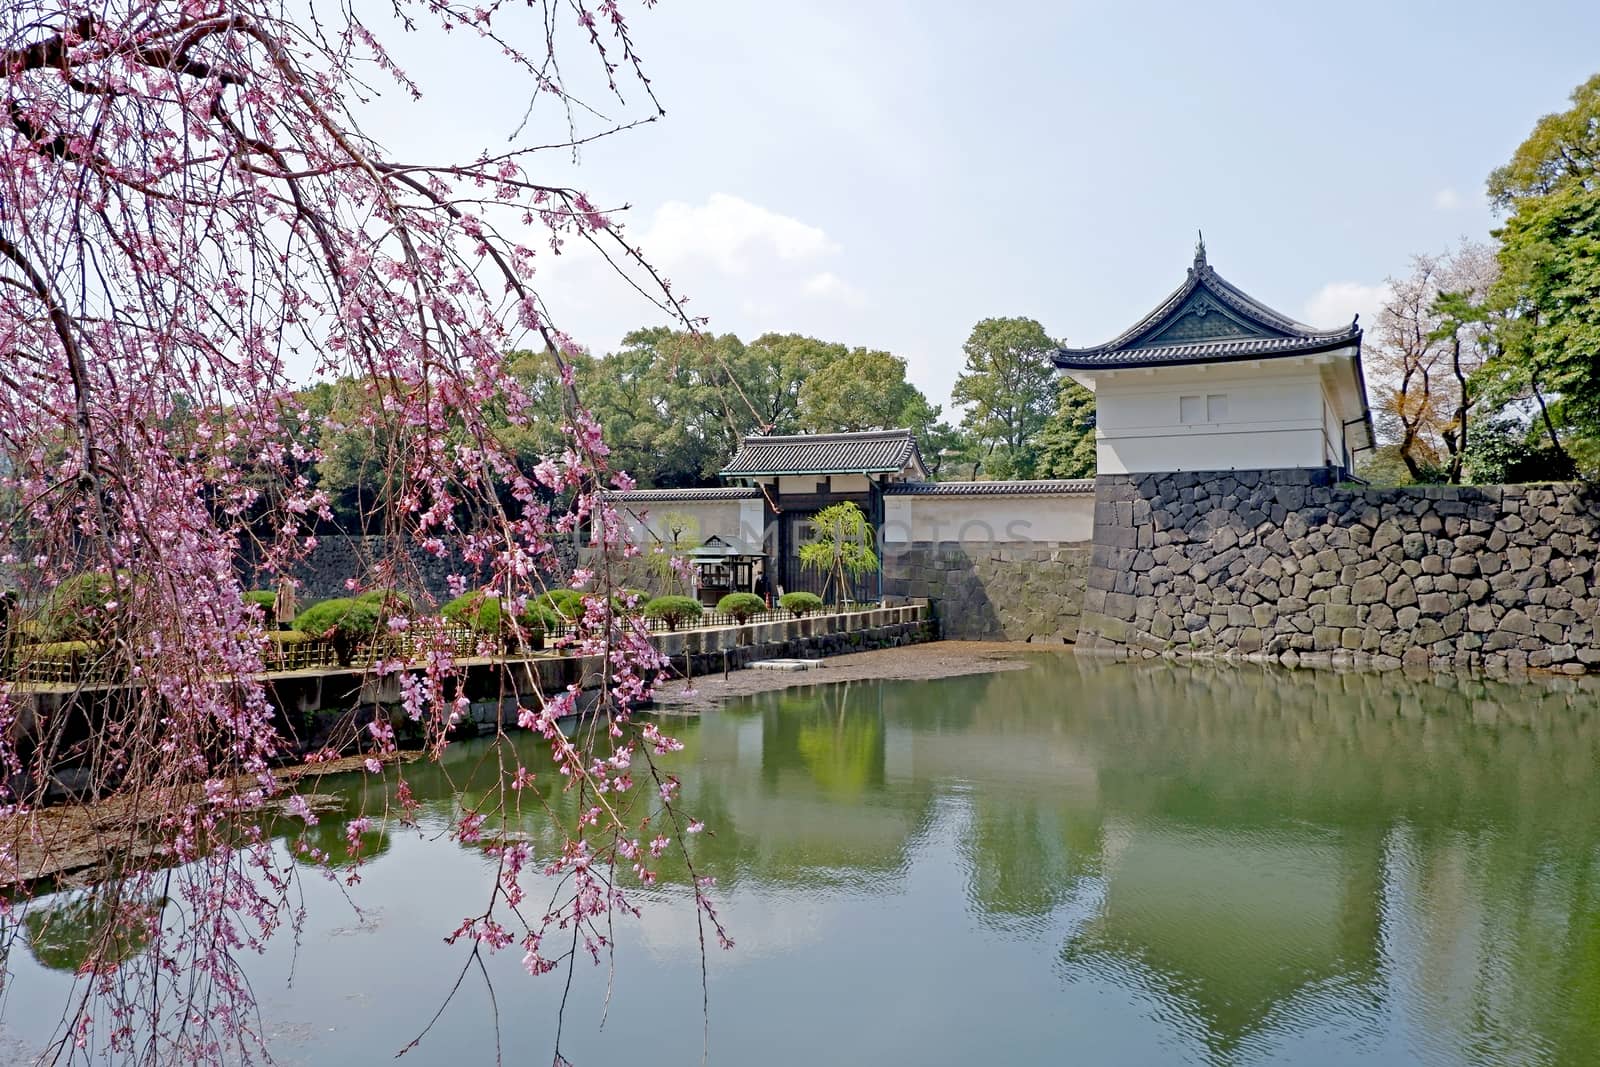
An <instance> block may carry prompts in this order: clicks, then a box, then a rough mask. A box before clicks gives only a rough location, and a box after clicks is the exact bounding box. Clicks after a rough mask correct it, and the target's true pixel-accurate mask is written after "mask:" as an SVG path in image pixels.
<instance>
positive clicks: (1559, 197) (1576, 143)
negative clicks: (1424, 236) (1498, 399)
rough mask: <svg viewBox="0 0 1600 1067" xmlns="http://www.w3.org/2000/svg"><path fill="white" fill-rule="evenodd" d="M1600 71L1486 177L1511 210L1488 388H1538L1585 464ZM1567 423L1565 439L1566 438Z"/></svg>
mask: <svg viewBox="0 0 1600 1067" xmlns="http://www.w3.org/2000/svg"><path fill="white" fill-rule="evenodd" d="M1597 164H1600V75H1596V76H1594V77H1592V78H1590V79H1589V80H1588V81H1586V82H1585V83H1584V84H1582V85H1580V86H1579V87H1578V88H1577V89H1576V90H1574V92H1573V94H1572V107H1570V108H1569V109H1567V110H1566V111H1563V112H1558V113H1555V114H1551V115H1546V116H1544V117H1543V118H1541V119H1540V120H1539V121H1538V123H1537V124H1536V125H1535V126H1534V129H1533V132H1532V133H1531V134H1530V135H1529V136H1528V138H1527V140H1525V141H1523V143H1522V144H1521V145H1519V146H1518V147H1517V150H1516V151H1515V152H1514V153H1513V154H1512V158H1511V161H1510V162H1509V163H1507V164H1506V165H1505V166H1503V167H1501V168H1499V169H1498V170H1496V171H1495V172H1494V173H1493V174H1491V175H1490V177H1489V194H1490V196H1491V198H1492V199H1493V200H1494V203H1495V205H1496V206H1497V207H1499V208H1500V209H1502V210H1504V211H1506V212H1507V217H1506V221H1505V225H1504V226H1502V227H1501V228H1500V229H1499V230H1497V231H1496V233H1495V236H1496V237H1498V238H1499V239H1500V242H1501V246H1500V252H1499V260H1500V266H1501V278H1500V283H1499V285H1498V286H1497V289H1496V293H1495V294H1494V295H1495V299H1496V300H1497V301H1498V302H1499V304H1500V305H1501V306H1502V307H1504V308H1505V309H1506V315H1507V318H1508V320H1509V321H1510V322H1511V323H1513V325H1508V326H1507V327H1506V328H1505V329H1504V330H1503V331H1502V341H1503V344H1502V348H1503V354H1502V356H1501V358H1499V359H1497V360H1494V361H1492V363H1491V365H1490V367H1488V368H1486V374H1485V377H1486V378H1487V379H1488V383H1487V385H1486V388H1488V389H1490V390H1492V391H1495V392H1497V393H1498V394H1500V395H1501V396H1503V397H1508V398H1512V399H1516V398H1518V394H1521V395H1522V396H1523V397H1526V396H1529V395H1531V398H1532V400H1533V401H1534V403H1535V405H1536V407H1537V412H1536V418H1537V419H1538V421H1539V423H1540V425H1542V427H1543V428H1544V430H1545V433H1546V436H1547V437H1548V439H1549V441H1550V447H1551V448H1552V449H1556V450H1565V451H1566V452H1568V453H1570V454H1572V455H1573V456H1574V458H1577V459H1579V461H1580V463H1582V464H1583V465H1585V466H1590V465H1593V464H1594V462H1595V460H1596V458H1597V453H1600V444H1597V443H1600V179H1597V177H1596V170H1597ZM1560 427H1564V429H1565V435H1566V439H1562V431H1561V430H1559V429H1558V428H1560Z"/></svg>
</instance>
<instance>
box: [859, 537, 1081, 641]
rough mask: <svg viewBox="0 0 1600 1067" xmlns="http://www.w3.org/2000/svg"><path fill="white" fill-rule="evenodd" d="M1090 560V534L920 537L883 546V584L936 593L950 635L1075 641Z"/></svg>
mask: <svg viewBox="0 0 1600 1067" xmlns="http://www.w3.org/2000/svg"><path fill="white" fill-rule="evenodd" d="M1088 567H1089V544H1088V542H1086V541H1077V542H1063V541H1025V542H1015V543H1012V542H1000V543H986V542H971V543H963V542H944V543H939V544H934V543H929V542H916V543H913V544H910V545H902V546H895V547H893V548H886V549H885V551H884V565H883V591H884V594H885V595H886V596H890V597H926V598H928V599H931V600H933V601H934V602H935V604H936V605H937V611H938V615H939V625H940V631H941V633H942V634H943V635H944V636H945V637H946V638H953V639H957V640H996V639H998V640H1005V641H1038V640H1051V639H1057V640H1066V641H1072V640H1074V639H1075V638H1076V637H1077V634H1078V623H1079V612H1080V610H1081V609H1082V606H1083V591H1084V585H1085V580H1086V572H1087V571H1088Z"/></svg>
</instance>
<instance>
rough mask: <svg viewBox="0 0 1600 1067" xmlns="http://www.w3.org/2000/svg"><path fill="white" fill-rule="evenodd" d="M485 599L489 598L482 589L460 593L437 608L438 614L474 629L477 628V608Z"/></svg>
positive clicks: (459, 624)
mask: <svg viewBox="0 0 1600 1067" xmlns="http://www.w3.org/2000/svg"><path fill="white" fill-rule="evenodd" d="M487 599H489V598H488V596H487V594H485V593H484V592H483V590H481V589H474V590H473V591H472V592H470V593H462V594H461V595H460V596H458V597H456V598H455V599H454V600H451V601H450V602H449V603H447V604H445V606H444V607H442V608H440V609H439V614H441V615H443V616H444V617H445V619H446V620H448V621H450V622H453V623H455V624H456V625H457V626H468V627H471V628H472V629H474V630H476V629H477V628H478V609H479V608H481V607H482V606H483V602H484V601H485V600H487Z"/></svg>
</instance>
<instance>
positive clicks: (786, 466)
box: [721, 430, 926, 478]
mask: <svg viewBox="0 0 1600 1067" xmlns="http://www.w3.org/2000/svg"><path fill="white" fill-rule="evenodd" d="M908 465H909V466H911V467H912V468H913V469H914V470H916V471H918V472H919V473H926V468H925V467H924V465H923V462H922V454H921V453H920V452H918V451H917V442H916V439H915V438H913V437H912V436H911V431H910V430H868V431H866V432H863V433H814V434H791V435H788V436H783V437H746V438H745V439H744V440H743V441H741V442H739V451H738V453H737V454H735V455H734V457H733V458H732V459H731V460H729V461H728V465H727V466H726V467H724V468H722V471H721V473H722V476H723V477H725V478H751V477H760V476H768V475H775V474H892V473H894V472H895V471H900V470H904V469H905V468H906V467H907V466H908Z"/></svg>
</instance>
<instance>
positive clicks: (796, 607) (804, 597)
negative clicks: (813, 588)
mask: <svg viewBox="0 0 1600 1067" xmlns="http://www.w3.org/2000/svg"><path fill="white" fill-rule="evenodd" d="M778 606H779V607H781V608H783V610H784V611H787V612H789V613H790V614H791V615H793V616H794V617H795V618H797V619H803V618H805V617H806V616H807V615H809V614H810V613H811V612H813V611H821V610H822V598H821V597H819V596H818V595H817V594H815V593H785V594H783V595H782V596H781V597H779V598H778Z"/></svg>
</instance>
